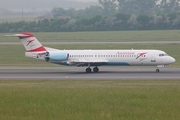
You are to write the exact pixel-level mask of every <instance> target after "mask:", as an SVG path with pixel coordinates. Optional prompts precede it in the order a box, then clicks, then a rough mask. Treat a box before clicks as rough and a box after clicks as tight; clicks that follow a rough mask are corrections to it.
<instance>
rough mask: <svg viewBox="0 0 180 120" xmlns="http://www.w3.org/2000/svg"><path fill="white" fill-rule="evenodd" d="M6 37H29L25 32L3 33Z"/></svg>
mask: <svg viewBox="0 0 180 120" xmlns="http://www.w3.org/2000/svg"><path fill="white" fill-rule="evenodd" d="M5 36H7V37H30V35H25V34H14V35H5Z"/></svg>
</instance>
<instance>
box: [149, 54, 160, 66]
mask: <svg viewBox="0 0 180 120" xmlns="http://www.w3.org/2000/svg"><path fill="white" fill-rule="evenodd" d="M151 63H152V64H153V63H154V64H162V60H161V58H160V57H159V56H158V55H157V54H152V55H151Z"/></svg>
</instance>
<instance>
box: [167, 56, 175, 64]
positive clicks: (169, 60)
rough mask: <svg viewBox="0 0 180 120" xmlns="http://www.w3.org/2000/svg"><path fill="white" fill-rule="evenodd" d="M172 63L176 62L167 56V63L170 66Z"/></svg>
mask: <svg viewBox="0 0 180 120" xmlns="http://www.w3.org/2000/svg"><path fill="white" fill-rule="evenodd" d="M174 62H176V60H175V59H174V58H173V57H171V56H169V57H168V59H167V63H168V64H172V63H174Z"/></svg>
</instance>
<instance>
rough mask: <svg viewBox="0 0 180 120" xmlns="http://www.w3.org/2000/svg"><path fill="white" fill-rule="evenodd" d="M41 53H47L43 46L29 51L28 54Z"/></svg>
mask: <svg viewBox="0 0 180 120" xmlns="http://www.w3.org/2000/svg"><path fill="white" fill-rule="evenodd" d="M40 51H46V49H45V48H44V47H43V46H41V47H39V48H36V49H34V50H28V51H27V52H40Z"/></svg>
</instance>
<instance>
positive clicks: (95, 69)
mask: <svg viewBox="0 0 180 120" xmlns="http://www.w3.org/2000/svg"><path fill="white" fill-rule="evenodd" d="M91 72H92V70H91V68H90V67H88V68H86V73H91ZM93 72H94V73H97V72H99V68H98V67H97V66H96V67H94V68H93Z"/></svg>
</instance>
